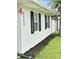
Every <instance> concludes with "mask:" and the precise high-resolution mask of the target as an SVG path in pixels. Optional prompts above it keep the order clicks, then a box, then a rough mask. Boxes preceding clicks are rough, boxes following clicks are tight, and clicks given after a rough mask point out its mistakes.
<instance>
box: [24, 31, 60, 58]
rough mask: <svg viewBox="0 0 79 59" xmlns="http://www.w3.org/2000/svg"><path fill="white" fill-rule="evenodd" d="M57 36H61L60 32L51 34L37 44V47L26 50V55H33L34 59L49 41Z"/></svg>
mask: <svg viewBox="0 0 79 59" xmlns="http://www.w3.org/2000/svg"><path fill="white" fill-rule="evenodd" d="M56 36H59V33H58V32H56V33H54V34H51V35H49V36H48V37H47V38H45V39H44V40H43V41H42V42H40V43H39V44H37V45H36V46H35V47H33V48H31V49H30V50H29V51H27V52H25V53H24V55H26V56H32V58H31V59H34V58H35V56H36V55H37V54H38V53H39V52H40V51H41V50H42V49H44V48H45V47H46V45H48V43H49V42H50V41H51V40H52V39H53V38H55V37H56Z"/></svg>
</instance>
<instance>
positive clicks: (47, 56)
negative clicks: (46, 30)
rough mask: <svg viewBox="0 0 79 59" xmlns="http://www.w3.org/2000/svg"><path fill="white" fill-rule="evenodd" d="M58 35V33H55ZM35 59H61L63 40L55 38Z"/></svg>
mask: <svg viewBox="0 0 79 59" xmlns="http://www.w3.org/2000/svg"><path fill="white" fill-rule="evenodd" d="M55 34H58V33H55ZM35 59H61V39H60V37H59V36H55V37H54V38H53V39H52V40H51V41H50V42H49V44H48V45H47V46H46V47H45V48H44V49H42V51H41V52H40V53H39V54H38V55H36V57H35Z"/></svg>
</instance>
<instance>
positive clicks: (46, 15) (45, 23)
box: [45, 15, 47, 29]
mask: <svg viewBox="0 0 79 59" xmlns="http://www.w3.org/2000/svg"><path fill="white" fill-rule="evenodd" d="M46 28H47V15H45V29H46Z"/></svg>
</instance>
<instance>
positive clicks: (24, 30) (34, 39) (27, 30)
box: [18, 9, 55, 53]
mask: <svg viewBox="0 0 79 59" xmlns="http://www.w3.org/2000/svg"><path fill="white" fill-rule="evenodd" d="M50 19H51V18H50ZM18 20H19V19H18ZM20 20H21V40H20V41H18V42H20V43H19V44H20V45H21V46H19V47H18V48H19V49H20V50H21V53H24V52H25V51H28V50H29V49H30V48H32V47H34V46H35V45H36V44H38V43H39V42H41V41H42V40H43V39H45V38H46V37H47V36H49V35H50V34H51V33H52V32H54V31H55V29H54V26H55V24H54V21H53V23H52V22H51V21H52V20H50V28H47V29H46V30H45V14H42V13H41V25H42V26H41V31H37V32H35V33H34V34H31V23H30V22H31V21H30V10H28V9H27V10H25V26H23V19H22V18H21V19H20ZM51 27H53V28H51ZM18 39H20V38H18Z"/></svg>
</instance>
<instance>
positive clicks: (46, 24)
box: [45, 15, 50, 29]
mask: <svg viewBox="0 0 79 59" xmlns="http://www.w3.org/2000/svg"><path fill="white" fill-rule="evenodd" d="M47 28H50V16H47V15H45V29H47Z"/></svg>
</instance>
